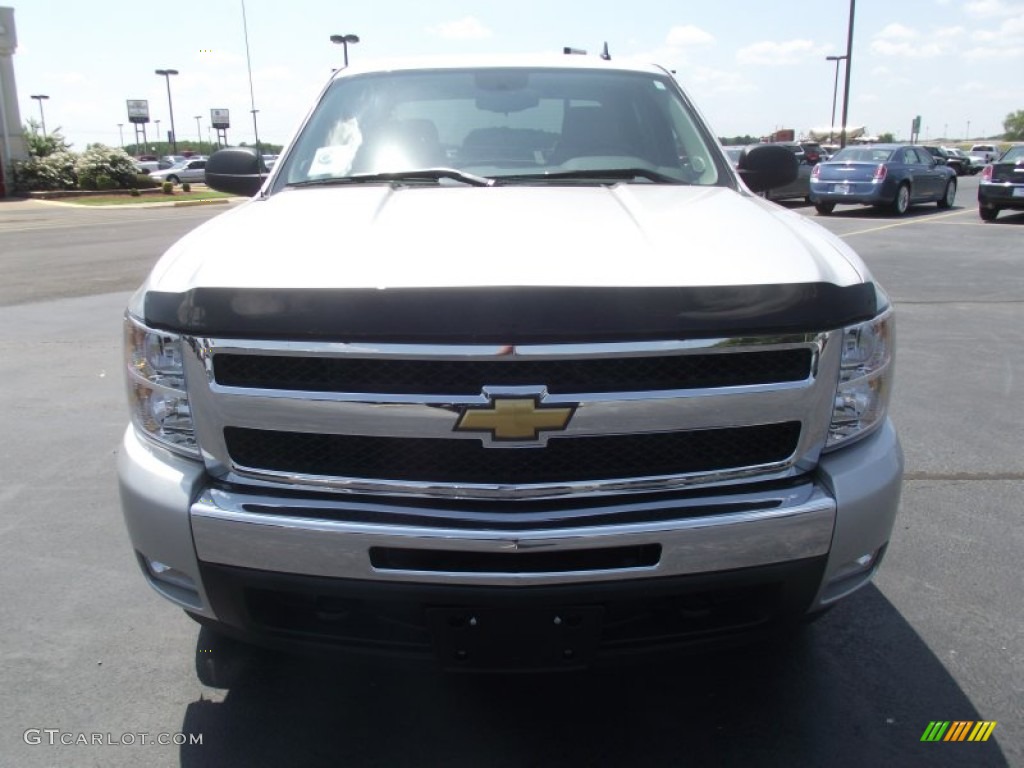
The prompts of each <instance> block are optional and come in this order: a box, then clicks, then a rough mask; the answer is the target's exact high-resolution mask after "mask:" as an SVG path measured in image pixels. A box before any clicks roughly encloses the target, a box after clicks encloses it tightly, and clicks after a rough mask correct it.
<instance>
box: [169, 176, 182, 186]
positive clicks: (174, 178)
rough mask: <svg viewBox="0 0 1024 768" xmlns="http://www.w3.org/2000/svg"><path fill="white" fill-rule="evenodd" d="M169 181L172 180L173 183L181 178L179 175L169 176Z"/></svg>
mask: <svg viewBox="0 0 1024 768" xmlns="http://www.w3.org/2000/svg"><path fill="white" fill-rule="evenodd" d="M167 181H169V182H171V184H177V183H178V182H179V181H180V179H179V178H178V177H177V176H168V177H167Z"/></svg>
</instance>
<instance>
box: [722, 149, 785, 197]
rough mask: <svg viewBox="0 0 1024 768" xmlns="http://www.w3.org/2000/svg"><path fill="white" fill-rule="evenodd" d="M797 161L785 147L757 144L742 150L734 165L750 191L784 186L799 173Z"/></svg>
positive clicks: (762, 190) (761, 190)
mask: <svg viewBox="0 0 1024 768" xmlns="http://www.w3.org/2000/svg"><path fill="white" fill-rule="evenodd" d="M799 165H800V163H799V161H798V160H797V159H796V155H794V154H793V153H792V152H791V151H789V150H788V149H787V148H786V147H780V146H778V145H776V144H757V145H756V146H754V147H751V148H750V149H748V150H744V152H743V154H742V155H741V156H740V162H739V164H738V165H737V166H736V170H738V171H739V174H740V176H741V177H742V178H743V181H744V183H745V184H746V185H747V186H748V187H749V188H750V191H751V192H764V191H766V190H769V189H775V188H777V187H784V186H786V185H787V184H789V183H790V182H791V181H793V180H794V179H795V178H796V177H797V175H799V173H800V170H799Z"/></svg>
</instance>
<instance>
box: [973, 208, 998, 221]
mask: <svg viewBox="0 0 1024 768" xmlns="http://www.w3.org/2000/svg"><path fill="white" fill-rule="evenodd" d="M978 215H979V216H981V220H982V221H995V220H996V216H998V215H999V209H998V208H986V207H985V206H983V205H982V206H978Z"/></svg>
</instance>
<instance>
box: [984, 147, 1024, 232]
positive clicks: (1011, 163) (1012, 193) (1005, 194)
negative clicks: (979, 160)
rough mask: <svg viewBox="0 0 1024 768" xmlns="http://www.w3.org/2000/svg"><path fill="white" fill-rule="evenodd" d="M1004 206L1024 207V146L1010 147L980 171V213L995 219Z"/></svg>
mask: <svg viewBox="0 0 1024 768" xmlns="http://www.w3.org/2000/svg"><path fill="white" fill-rule="evenodd" d="M1004 208H1013V209H1016V210H1024V146H1019V147H1010V148H1009V149H1008V150H1006V152H1005V154H1003V156H1002V157H1000V158H999V159H998V160H996V161H995V162H994V163H989V164H988V165H986V166H985V170H983V171H982V172H981V183H980V184H978V215H980V216H981V218H982V219H983V220H984V221H992V220H993V219H995V217H996V216H998V215H999V212H1000V211H1001V210H1003V209H1004Z"/></svg>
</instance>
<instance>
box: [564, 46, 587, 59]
mask: <svg viewBox="0 0 1024 768" xmlns="http://www.w3.org/2000/svg"><path fill="white" fill-rule="evenodd" d="M562 53H563V54H564V55H566V56H586V55H587V52H586V51H585V50H583V49H582V48H571V47H570V46H568V45H567V46H565V47H564V48H563V49H562Z"/></svg>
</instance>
